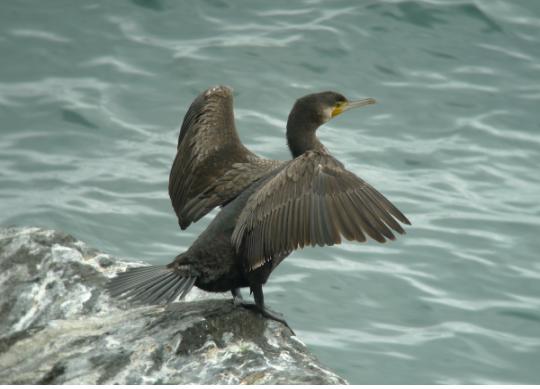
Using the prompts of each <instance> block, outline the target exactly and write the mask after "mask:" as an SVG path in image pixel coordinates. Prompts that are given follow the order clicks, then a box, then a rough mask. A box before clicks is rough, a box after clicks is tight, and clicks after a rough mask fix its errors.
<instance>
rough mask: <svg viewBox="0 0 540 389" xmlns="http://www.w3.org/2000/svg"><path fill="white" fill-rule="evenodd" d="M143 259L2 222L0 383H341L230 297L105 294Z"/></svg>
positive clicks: (280, 329) (278, 328)
mask: <svg viewBox="0 0 540 389" xmlns="http://www.w3.org/2000/svg"><path fill="white" fill-rule="evenodd" d="M140 264H141V263H128V262H124V261H121V260H118V259H115V258H112V257H110V256H109V255H107V254H103V253H100V252H98V251H96V250H93V249H90V248H88V247H87V246H86V245H85V244H84V243H83V242H80V241H78V240H76V239H75V238H73V237H72V236H70V235H67V234H64V233H62V232H58V231H52V230H44V229H39V228H2V229H0V290H2V293H1V294H0V317H1V318H2V320H1V321H0V383H2V384H190V383H196V384H285V383H287V384H344V383H346V382H345V380H343V379H342V378H340V377H338V376H337V375H336V374H334V373H332V372H330V371H328V370H327V369H326V368H324V367H323V366H321V364H320V362H318V361H317V360H316V358H315V357H314V356H313V355H312V354H311V353H310V352H309V351H308V350H307V349H306V346H305V345H304V344H303V343H302V342H301V341H300V340H299V339H297V338H296V337H295V336H292V334H291V332H290V331H289V330H288V329H287V328H286V327H284V326H283V325H282V324H280V323H278V322H275V321H271V320H266V319H264V318H262V317H261V316H260V315H258V314H255V313H253V312H250V311H248V310H245V309H243V308H239V307H235V306H233V304H232V300H231V298H229V297H228V296H226V297H225V295H210V294H207V293H204V292H201V291H199V290H196V288H194V290H193V291H192V292H191V293H190V294H189V295H188V297H187V299H186V301H184V302H177V303H173V304H171V305H169V306H150V307H133V306H130V305H129V304H127V303H125V302H122V301H118V300H115V299H112V298H110V297H109V296H108V294H107V293H106V292H105V289H104V285H105V283H106V282H107V279H108V278H110V277H112V276H114V274H116V272H118V271H120V270H124V269H125V268H126V267H128V266H134V265H140ZM216 297H218V298H217V299H216Z"/></svg>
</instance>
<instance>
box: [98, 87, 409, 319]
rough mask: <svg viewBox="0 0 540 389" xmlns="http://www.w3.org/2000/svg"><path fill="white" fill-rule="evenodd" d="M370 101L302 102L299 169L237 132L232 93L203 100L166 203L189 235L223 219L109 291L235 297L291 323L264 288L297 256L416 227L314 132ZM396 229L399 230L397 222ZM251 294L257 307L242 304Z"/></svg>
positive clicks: (290, 127)
mask: <svg viewBox="0 0 540 389" xmlns="http://www.w3.org/2000/svg"><path fill="white" fill-rule="evenodd" d="M374 102H375V100H373V99H363V100H357V101H349V100H347V99H346V98H345V97H344V96H343V95H341V94H339V93H336V92H322V93H315V94H310V95H307V96H304V97H302V98H300V99H298V100H297V101H296V103H295V104H294V106H293V108H292V110H291V112H290V114H289V118H288V121H287V142H288V145H289V148H290V151H291V153H292V157H293V159H292V160H290V161H274V160H268V159H263V158H260V157H258V156H257V155H255V154H254V153H252V152H251V151H249V150H248V149H247V148H246V147H245V146H244V145H243V144H242V143H241V142H240V139H239V137H238V134H237V132H236V128H235V123H234V114H233V98H232V90H231V89H230V88H228V87H225V86H216V87H213V88H210V89H208V90H206V91H204V92H203V93H201V94H200V95H199V96H198V97H197V98H196V99H195V100H194V101H193V103H192V104H191V106H190V108H189V110H188V112H187V113H186V115H185V117H184V121H183V123H182V127H181V129H180V136H179V138H178V147H177V155H176V158H175V160H174V163H173V165H172V169H171V173H170V177H169V195H170V198H171V201H172V205H173V208H174V211H175V212H176V215H177V216H178V222H179V225H180V227H181V228H182V229H185V228H187V227H188V226H189V225H190V224H191V223H193V222H196V221H197V220H199V219H200V218H201V217H203V216H204V215H205V214H207V213H208V212H209V211H210V210H212V209H213V208H214V207H216V206H221V207H222V209H221V211H220V212H219V213H218V214H217V216H216V217H215V218H214V220H213V221H212V222H211V223H210V225H209V226H208V227H207V228H206V230H205V231H204V232H203V233H202V234H201V235H200V236H199V237H198V238H197V240H195V242H193V244H192V245H191V247H190V248H189V249H188V250H187V251H186V252H184V253H182V254H180V255H178V256H177V257H176V258H175V259H174V260H173V261H172V262H171V263H170V264H168V265H166V266H148V267H138V268H131V269H129V270H127V271H126V272H124V273H121V274H120V275H118V276H117V277H116V278H114V279H113V280H112V281H111V282H110V283H109V289H110V292H111V294H112V295H113V296H120V295H124V297H127V298H129V299H132V300H136V301H139V302H143V303H148V304H157V303H162V302H163V303H169V302H171V301H173V300H175V299H176V298H177V297H178V296H180V298H183V297H184V296H185V295H186V294H187V293H188V292H189V290H190V289H191V288H192V287H193V285H195V286H197V287H199V288H201V289H203V290H206V291H209V292H225V291H231V292H232V294H233V296H234V298H235V301H238V300H239V301H240V303H241V304H242V305H243V306H245V307H247V308H251V309H254V310H255V311H258V312H260V313H261V314H262V315H263V316H265V317H268V318H271V319H275V320H278V321H280V322H282V323H284V324H285V325H287V323H286V322H285V320H283V319H282V318H281V317H279V316H276V314H274V313H272V312H270V311H268V310H267V309H266V307H265V305H264V296H263V290H262V285H264V284H265V283H266V281H267V279H268V277H269V276H270V273H271V272H272V271H273V270H274V269H275V268H276V267H277V266H278V265H279V264H280V263H281V261H283V259H285V258H286V257H287V256H288V255H289V254H290V253H291V252H292V251H293V250H296V249H297V248H299V247H304V246H308V245H310V246H315V245H319V246H326V245H333V244H337V243H341V239H342V237H344V238H345V239H347V240H356V241H360V242H363V241H365V240H366V238H367V237H368V236H369V237H371V238H372V239H374V240H376V241H378V242H381V243H383V242H385V241H386V239H391V240H393V239H395V236H394V234H393V233H392V231H391V230H394V231H396V232H398V233H400V234H403V233H404V232H405V231H404V230H403V228H402V227H401V226H400V224H399V223H398V222H397V221H400V222H402V223H405V224H410V222H409V220H408V219H407V218H406V217H405V216H404V215H403V214H402V213H401V212H400V211H399V210H398V209H397V208H396V207H395V206H394V205H393V204H392V203H391V202H390V201H388V200H387V199H386V198H385V197H384V196H383V195H382V194H381V193H379V192H378V191H377V190H375V189H374V188H373V187H371V186H370V185H369V184H368V183H366V182H365V181H363V180H362V179H360V178H359V177H357V176H356V175H354V174H353V173H351V172H349V171H348V170H346V169H345V168H344V166H343V164H341V163H340V162H339V161H338V160H337V159H335V158H334V157H333V156H332V155H330V153H329V152H328V150H327V149H326V148H325V147H324V146H323V144H322V143H321V142H320V141H319V139H318V138H317V136H316V135H315V132H316V130H317V128H318V127H319V126H321V125H322V124H324V123H325V122H327V121H328V120H330V119H331V118H333V117H335V116H337V115H339V114H341V113H342V112H345V111H348V110H349V109H352V108H357V107H363V106H365V105H368V104H373V103H374ZM396 220H397V221H396ZM248 286H249V287H250V289H251V292H252V293H253V295H254V300H255V304H249V303H245V302H243V300H241V295H240V291H239V290H240V288H242V287H248Z"/></svg>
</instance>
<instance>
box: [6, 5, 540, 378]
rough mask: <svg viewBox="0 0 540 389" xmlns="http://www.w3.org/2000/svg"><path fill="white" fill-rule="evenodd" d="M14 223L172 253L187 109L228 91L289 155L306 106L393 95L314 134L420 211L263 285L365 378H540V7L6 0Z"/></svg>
mask: <svg viewBox="0 0 540 389" xmlns="http://www.w3.org/2000/svg"><path fill="white" fill-rule="evenodd" d="M0 31H1V34H0V52H1V53H2V59H1V60H0V115H1V124H0V135H1V136H0V184H1V185H0V223H1V224H2V225H10V224H16V225H39V226H45V227H54V228H59V229H62V230H65V231H68V232H71V233H72V234H74V235H75V236H77V237H78V238H80V239H82V240H85V241H87V242H89V243H90V244H91V245H93V246H95V247H98V248H100V249H103V250H106V251H108V252H111V253H113V254H115V255H119V256H124V257H131V258H140V259H145V260H147V261H149V262H153V263H164V262H166V261H168V260H170V259H171V258H172V257H173V256H174V255H175V254H177V253H179V252H181V251H183V250H185V249H186V248H187V247H188V246H189V245H190V244H191V242H192V241H193V239H194V238H195V237H196V236H197V235H198V234H199V233H200V232H201V231H202V230H203V229H204V228H205V226H206V225H207V223H208V221H209V220H210V219H211V217H212V216H213V215H214V214H215V213H213V214H212V215H211V216H209V217H206V218H205V219H204V220H203V221H202V222H199V223H197V224H196V225H194V226H192V227H190V228H189V230H188V231H186V232H181V231H180V230H179V229H178V228H177V223H176V220H175V217H174V214H173V212H172V209H171V206H170V203H169V199H168V195H167V180H168V172H169V168H170V164H171V162H172V159H173V157H174V154H175V144H176V138H177V135H178V128H179V123H180V121H181V119H182V117H183V115H184V113H185V110H186V108H187V106H188V105H189V103H190V102H191V100H192V99H193V98H194V97H195V96H196V94H198V93H199V92H200V91H201V90H203V89H205V88H207V87H208V86H211V85H214V84H218V83H219V84H227V85H231V86H233V87H234V88H235V91H236V103H235V104H236V117H237V122H238V128H239V131H240V135H241V137H242V139H243V141H244V142H245V143H246V144H247V145H248V146H249V147H250V148H251V149H252V150H254V151H255V152H257V153H259V154H261V155H264V156H266V157H269V158H279V159H286V158H289V153H288V150H287V148H286V144H285V139H284V126H285V120H286V117H287V114H288V110H289V109H290V107H291V106H292V103H293V101H294V100H295V99H296V98H297V97H299V96H301V95H303V94H307V93H311V92H315V91H320V90H327V89H331V90H337V91H340V92H342V93H343V94H345V95H347V96H349V97H351V98H355V97H365V96H371V97H375V98H376V99H377V100H378V101H379V102H380V104H378V105H376V106H373V107H369V108H365V109H363V110H358V111H352V112H350V113H347V114H345V115H343V116H340V117H339V118H338V119H336V120H334V121H332V122H331V123H329V124H328V125H326V126H325V127H324V128H323V129H321V131H320V132H319V134H320V137H321V139H322V141H323V142H324V143H325V144H326V145H327V146H328V148H329V149H330V150H331V151H332V152H333V154H334V155H336V156H337V157H338V158H339V159H340V160H342V161H343V162H344V163H345V164H346V166H347V167H348V168H349V169H350V170H352V171H354V172H355V173H357V174H358V175H360V176H361V177H363V178H364V179H366V180H367V181H368V182H370V183H371V184H372V185H373V186H375V187H376V188H378V189H379V190H380V191H381V192H383V193H384V194H386V195H387V196H388V197H389V198H390V199H391V200H392V201H393V202H394V203H395V204H396V205H398V206H399V208H400V209H402V210H403V211H404V212H405V214H406V215H407V216H408V217H409V218H410V220H411V221H412V222H413V226H412V227H411V228H409V229H408V234H407V235H406V236H404V237H401V238H400V239H398V241H396V242H392V243H391V244H388V245H379V244H377V243H374V242H370V243H369V244H356V243H348V244H343V245H341V246H338V247H332V248H324V249H319V248H318V249H307V250H304V251H299V252H296V253H294V254H293V255H292V256H291V257H290V258H288V259H287V260H286V261H285V262H284V263H283V264H282V265H281V266H280V268H279V269H278V270H277V271H276V272H275V274H274V275H273V276H272V278H271V280H270V282H269V284H268V285H267V287H266V292H267V299H268V303H269V305H270V306H271V307H273V308H274V309H275V310H278V311H281V312H283V313H284V314H285V316H286V317H287V319H288V321H289V323H290V324H291V326H292V327H293V328H295V329H296V330H297V333H298V335H299V336H300V337H301V338H302V339H304V340H305V341H306V342H307V343H308V345H309V346H310V348H311V349H312V350H313V351H314V352H315V353H316V354H317V355H318V356H319V357H320V358H321V359H322V360H323V361H324V362H325V363H326V364H327V365H328V366H330V367H331V368H333V370H335V371H336V372H338V373H339V374H342V375H343V376H344V377H346V378H347V379H348V380H350V382H351V383H507V382H512V383H539V381H540V372H539V370H538V366H539V365H540V312H539V309H540V282H539V280H540V262H539V260H538V253H539V251H540V243H539V238H538V233H539V232H540V229H539V226H540V205H539V199H540V175H539V173H538V166H540V119H539V117H540V116H539V113H538V112H539V108H538V107H539V106H540V105H539V101H540V83H539V80H540V42H539V41H540V32H539V31H540V2H538V1H535V0H530V1H510V0H507V1H502V0H485V1H457V0H456V1H452V0H449V1H441V0H439V1H436V0H431V1H362V2H360V1H333V2H324V1H313V0H305V1H303V2H290V1H285V0H282V1H258V2H253V1H247V0H246V1H234V2H233V1H224V0H208V1H198V2H178V1H172V0H171V1H164V0H163V1H162V0H153V1H150V0H148V1H144V0H132V1H115V2H110V1H105V0H102V1H78V2H77V1H72V0H64V1H60V0H57V1H47V2H43V1H39V0H34V1H24V0H18V1H16V2H15V1H12V2H8V1H4V2H2V3H1V4H0Z"/></svg>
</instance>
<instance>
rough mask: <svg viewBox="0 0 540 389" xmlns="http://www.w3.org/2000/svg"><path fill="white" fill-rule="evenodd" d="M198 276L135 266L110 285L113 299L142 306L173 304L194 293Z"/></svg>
mask: <svg viewBox="0 0 540 389" xmlns="http://www.w3.org/2000/svg"><path fill="white" fill-rule="evenodd" d="M196 279H197V277H190V276H185V275H182V274H179V273H178V272H176V271H175V269H174V268H169V267H167V266H143V267H134V268H130V269H128V270H126V271H125V272H123V273H120V274H118V275H117V276H116V277H114V278H113V279H111V280H110V281H109V283H108V284H107V289H108V290H109V294H110V295H111V296H112V297H119V296H120V298H125V299H128V300H130V301H134V302H139V303H143V304H160V303H170V302H172V301H174V300H175V299H176V298H177V297H178V296H180V299H182V298H184V296H185V295H186V294H187V293H188V292H189V291H190V290H191V288H192V287H193V284H195V280H196Z"/></svg>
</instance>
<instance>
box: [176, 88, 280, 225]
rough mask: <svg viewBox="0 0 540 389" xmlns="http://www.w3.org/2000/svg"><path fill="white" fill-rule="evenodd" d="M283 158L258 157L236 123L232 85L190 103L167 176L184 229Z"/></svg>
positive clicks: (232, 196)
mask: <svg viewBox="0 0 540 389" xmlns="http://www.w3.org/2000/svg"><path fill="white" fill-rule="evenodd" d="M279 163H280V162H278V161H271V160H266V159H262V158H259V157H257V156H256V155H255V154H253V153H252V152H251V151H249V150H248V149H247V148H246V147H245V146H244V145H243V144H242V143H241V142H240V138H239V137H238V133H237V132H236V127H235V125H234V113H233V97H232V90H231V89H230V88H228V87H226V86H216V87H213V88H210V89H208V90H206V91H204V92H203V93H201V94H200V95H199V96H198V97H197V98H196V99H195V100H194V101H193V103H192V104H191V106H190V107H189V110H188V112H187V113H186V116H185V117H184V121H183V123H182V127H181V129H180V136H179V138H178V149H177V154H176V158H175V160H174V162H173V165H172V168H171V173H170V176H169V196H170V198H171V201H172V205H173V208H174V211H175V212H176V215H177V216H178V223H179V224H180V227H181V228H182V229H185V228H187V227H188V226H189V225H190V224H191V223H193V222H196V221H197V220H199V219H200V218H201V217H203V216H204V215H205V214H206V213H208V212H209V211H210V210H212V209H213V208H214V207H216V206H218V205H223V204H224V203H226V202H228V201H230V200H231V199H232V198H234V197H235V196H236V195H238V193H240V192H241V191H242V190H243V189H244V188H245V187H246V186H247V185H249V184H250V183H251V182H252V181H253V180H255V179H258V178H259V177H260V176H262V175H263V174H264V173H265V172H266V171H267V170H271V169H272V168H273V167H275V166H276V165H277V164H279Z"/></svg>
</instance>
